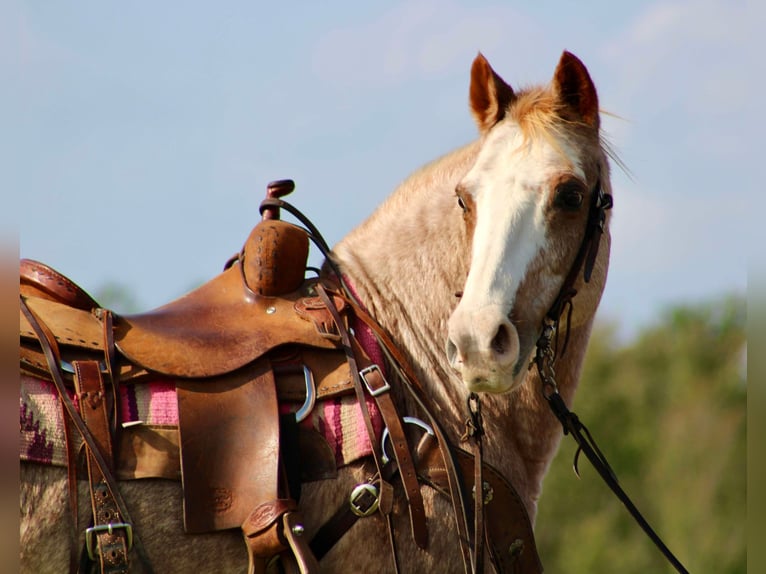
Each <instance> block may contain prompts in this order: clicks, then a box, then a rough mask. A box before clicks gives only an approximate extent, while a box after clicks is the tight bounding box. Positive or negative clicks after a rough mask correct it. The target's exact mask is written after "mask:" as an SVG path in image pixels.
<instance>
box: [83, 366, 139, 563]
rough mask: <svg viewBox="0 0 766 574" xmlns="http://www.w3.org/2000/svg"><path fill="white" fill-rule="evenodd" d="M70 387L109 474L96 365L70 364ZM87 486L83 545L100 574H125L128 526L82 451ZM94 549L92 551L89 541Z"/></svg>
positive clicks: (90, 459) (108, 438)
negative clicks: (89, 515) (88, 512)
mask: <svg viewBox="0 0 766 574" xmlns="http://www.w3.org/2000/svg"><path fill="white" fill-rule="evenodd" d="M72 367H73V369H74V385H75V391H76V393H77V398H78V400H79V403H80V414H81V415H82V418H83V421H84V422H85V425H86V426H87V427H88V430H90V432H91V435H92V436H93V439H94V442H95V444H96V447H97V448H98V449H99V451H100V452H101V455H102V456H103V458H104V460H105V461H106V463H107V465H108V470H109V471H110V472H113V470H114V469H113V460H114V459H113V458H112V438H111V433H110V430H109V417H108V416H107V395H106V392H105V387H104V380H103V378H102V377H101V369H100V367H99V364H98V361H73V362H72ZM86 461H87V466H88V482H89V484H90V499H91V508H92V510H93V526H92V527H91V528H89V529H88V530H86V535H85V536H86V544H87V546H88V554H89V555H90V556H91V558H93V557H95V555H96V554H98V564H99V567H100V571H101V572H102V573H103V574H124V573H125V574H126V573H127V572H128V570H129V561H128V553H129V551H130V544H132V538H133V533H132V528H133V527H132V525H130V524H127V523H125V522H123V518H122V516H121V515H120V511H119V509H118V508H117V504H116V502H115V500H114V496H113V495H112V493H111V491H110V490H109V487H108V485H107V483H106V480H105V478H104V475H103V473H102V472H101V470H100V468H99V466H98V464H97V463H96V461H95V459H94V458H93V455H92V453H91V449H90V448H86ZM94 539H95V543H96V546H97V548H93V541H94Z"/></svg>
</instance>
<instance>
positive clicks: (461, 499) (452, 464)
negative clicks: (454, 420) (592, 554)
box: [337, 293, 472, 574]
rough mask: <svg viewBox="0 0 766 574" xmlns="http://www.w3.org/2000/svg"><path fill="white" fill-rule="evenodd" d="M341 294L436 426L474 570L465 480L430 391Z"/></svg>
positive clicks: (466, 560)
mask: <svg viewBox="0 0 766 574" xmlns="http://www.w3.org/2000/svg"><path fill="white" fill-rule="evenodd" d="M337 295H338V296H339V297H342V298H343V299H344V300H345V301H346V303H348V304H349V305H350V307H351V308H352V310H353V312H354V314H355V315H356V317H357V318H358V319H359V320H361V321H362V322H363V323H364V324H365V325H367V326H368V327H369V328H370V330H371V331H372V332H373V334H374V335H375V336H376V337H377V338H378V341H380V344H381V348H382V349H383V352H384V353H386V355H387V356H388V358H389V364H390V365H391V366H392V367H394V368H395V369H396V370H397V372H398V375H399V379H400V380H401V381H402V382H403V383H404V386H405V388H406V389H407V390H408V391H409V392H410V395H411V396H412V397H413V398H414V399H415V401H416V402H417V404H418V406H419V407H420V409H421V410H422V412H423V413H424V414H425V416H426V417H427V418H428V422H429V424H430V425H431V427H432V428H433V431H434V435H435V436H436V439H437V445H438V448H439V450H440V452H441V454H442V457H443V460H444V465H445V469H446V472H447V476H446V477H447V482H448V485H449V492H450V500H451V502H452V510H453V513H454V516H455V525H456V528H457V531H458V532H457V534H458V544H459V545H460V551H461V554H462V556H463V566H464V569H465V572H466V574H468V573H469V572H471V571H472V564H471V548H470V539H471V536H470V534H469V528H468V517H467V515H466V510H465V509H466V501H465V490H464V488H463V481H462V478H461V473H460V471H459V469H458V465H457V460H456V459H455V455H454V453H453V452H452V447H451V443H450V441H449V439H448V438H447V435H446V433H445V432H444V430H443V429H442V426H441V423H439V421H438V419H437V418H436V417H435V416H434V413H433V412H432V411H433V405H432V403H431V402H430V401H429V399H428V396H427V394H426V393H425V391H424V389H423V387H422V386H421V385H420V382H419V381H418V379H417V377H416V376H415V374H414V370H413V368H412V367H411V366H410V364H409V361H408V360H407V358H406V357H405V356H404V354H403V353H402V352H401V350H399V348H398V347H397V345H396V344H395V343H394V341H393V340H392V339H391V337H390V336H389V335H388V333H386V331H385V330H384V329H383V328H382V327H381V326H380V325H379V324H378V322H377V321H376V320H375V319H373V318H372V317H371V316H370V315H369V314H368V313H367V312H366V311H365V310H364V309H363V308H362V307H361V306H360V305H359V303H358V302H357V301H355V300H354V299H352V298H349V297H346V296H345V295H344V294H342V293H337Z"/></svg>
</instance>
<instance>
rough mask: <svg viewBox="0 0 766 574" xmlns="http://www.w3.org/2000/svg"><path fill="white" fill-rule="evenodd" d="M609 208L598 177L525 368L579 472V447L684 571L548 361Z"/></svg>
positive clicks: (609, 201) (556, 352)
mask: <svg viewBox="0 0 766 574" xmlns="http://www.w3.org/2000/svg"><path fill="white" fill-rule="evenodd" d="M611 208H612V196H611V195H610V194H607V193H604V191H603V189H602V188H601V180H600V178H599V179H598V180H597V181H596V184H595V186H594V188H593V192H592V198H591V205H590V211H589V213H588V221H587V223H586V227H585V235H584V236H583V241H582V243H581V244H580V249H579V251H578V252H577V256H576V257H575V260H574V263H573V264H572V267H571V269H570V270H569V273H568V274H567V276H566V278H565V279H564V282H563V284H562V286H561V289H560V290H559V293H558V295H557V296H556V299H555V300H554V302H553V304H552V305H551V307H550V309H549V310H548V312H547V313H546V314H545V317H544V318H543V322H542V330H541V334H540V337H539V338H538V339H537V343H536V347H537V350H536V353H535V357H534V359H533V361H532V363H531V364H530V368H532V367H533V366H536V367H537V371H538V373H539V375H540V382H541V385H542V389H541V390H542V394H543V397H544V398H545V400H546V401H547V403H548V405H549V406H550V408H551V411H553V414H554V415H555V416H556V418H557V419H558V420H559V422H560V423H561V426H562V427H563V429H564V434H569V435H571V436H572V438H573V439H574V440H575V442H576V443H577V451H576V452H575V458H574V469H575V472H576V473H577V474H578V476H579V471H578V468H577V463H578V459H579V455H580V453H584V454H585V456H586V458H587V459H588V460H589V461H590V462H591V464H592V465H593V467H594V468H595V469H596V471H597V472H598V474H599V476H601V478H602V479H603V480H604V482H606V484H607V486H609V488H610V489H611V490H612V492H614V494H615V495H616V496H617V498H618V499H619V500H620V502H622V503H623V505H625V507H626V508H627V509H628V512H630V514H631V516H632V517H633V518H634V520H635V521H636V522H637V523H638V525H639V526H640V527H641V528H642V529H643V530H644V532H645V533H646V535H647V536H648V537H649V538H650V539H651V540H652V542H654V544H655V545H656V546H657V547H658V548H659V550H660V552H662V554H663V555H664V556H665V558H666V559H667V560H668V561H669V562H670V563H671V564H672V565H673V567H674V568H675V569H676V570H677V571H678V572H681V573H683V574H688V571H687V570H686V568H685V567H684V566H683V564H681V562H680V561H679V560H678V559H677V558H676V557H675V556H674V555H673V553H672V552H671V551H670V549H668V547H667V546H666V545H665V543H664V542H663V541H662V539H661V538H660V537H659V536H658V535H657V533H656V532H655V531H654V530H653V529H652V527H651V526H650V525H649V523H648V522H647V521H646V519H645V518H644V517H643V516H642V514H641V513H640V512H639V510H638V509H637V508H636V506H635V504H634V503H633V502H632V500H631V499H630V497H628V495H627V494H626V493H625V491H624V490H623V489H622V487H621V486H620V484H619V482H618V480H617V476H616V475H615V473H614V471H613V470H612V468H611V467H610V466H609V463H608V462H607V460H606V457H605V456H604V454H603V453H602V452H601V449H599V447H598V445H597V444H596V441H595V440H594V439H593V437H592V435H591V434H590V431H589V430H588V428H587V427H586V426H585V425H584V424H583V423H582V422H581V421H580V419H579V417H578V416H577V415H576V414H575V413H573V412H572V411H570V410H569V408H568V407H567V406H566V404H565V403H564V399H563V398H562V397H561V395H560V394H559V391H558V386H557V384H556V372H555V369H554V365H555V362H556V359H557V357H558V356H559V354H563V353H564V352H565V351H566V347H567V342H568V339H569V331H570V327H571V325H570V323H571V316H572V310H573V303H572V300H573V298H574V296H575V295H576V294H577V290H576V289H575V287H574V285H575V283H576V281H577V279H578V277H579V275H580V273H581V272H582V275H583V280H584V281H585V283H588V282H589V281H590V278H591V275H592V273H593V267H594V265H595V262H596V257H597V256H598V249H599V243H600V239H601V235H603V232H604V225H605V223H606V210H608V209H611ZM565 312H566V314H567V322H566V332H565V334H564V344H563V346H562V348H561V350H560V353H559V345H558V335H559V332H560V330H559V327H560V323H561V318H562V317H563V316H564V313H565Z"/></svg>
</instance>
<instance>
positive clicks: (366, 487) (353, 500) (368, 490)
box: [348, 482, 380, 518]
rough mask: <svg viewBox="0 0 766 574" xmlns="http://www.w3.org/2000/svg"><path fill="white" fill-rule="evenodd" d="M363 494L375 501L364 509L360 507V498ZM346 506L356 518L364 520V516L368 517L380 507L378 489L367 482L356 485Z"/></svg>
mask: <svg viewBox="0 0 766 574" xmlns="http://www.w3.org/2000/svg"><path fill="white" fill-rule="evenodd" d="M365 494H371V495H372V496H374V497H375V499H374V500H373V501H372V503H371V504H370V505H369V506H368V507H367V508H364V507H363V506H362V500H361V498H362V497H363V496H364V495H365ZM348 504H349V506H350V507H351V512H353V513H354V514H356V515H357V516H359V517H361V518H364V517H365V516H370V515H371V514H373V513H374V512H375V511H376V510H377V509H378V506H379V505H380V496H379V495H378V488H377V487H376V486H375V485H374V484H370V483H369V482H363V483H362V484H357V485H356V486H355V487H354V490H352V491H351V496H349V497H348Z"/></svg>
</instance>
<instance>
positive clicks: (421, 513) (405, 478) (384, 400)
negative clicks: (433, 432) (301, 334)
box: [362, 365, 428, 548]
mask: <svg viewBox="0 0 766 574" xmlns="http://www.w3.org/2000/svg"><path fill="white" fill-rule="evenodd" d="M362 378H363V380H364V382H365V384H366V385H367V388H368V390H369V391H370V392H371V394H372V395H373V398H374V399H375V402H376V403H377V405H378V408H379V409H380V414H381V416H382V417H383V423H384V424H385V425H386V427H387V428H388V432H389V436H390V437H391V444H392V446H393V449H394V457H395V458H396V464H397V466H398V467H399V476H400V477H401V479H402V484H403V485H404V493H405V496H406V498H407V503H408V506H409V511H410V525H411V526H412V536H413V538H414V540H415V543H416V544H417V545H418V547H420V548H426V547H427V546H428V527H427V526H426V511H425V508H424V506H423V496H422V495H421V493H420V484H419V483H418V476H417V473H416V472H415V464H414V461H413V460H412V455H411V454H410V447H409V444H408V443H407V436H406V435H405V433H404V427H403V425H402V421H401V418H400V417H399V413H398V412H397V410H396V405H395V404H394V401H393V399H392V398H391V394H390V389H387V388H388V382H387V381H386V379H385V378H383V374H382V372H381V371H380V368H379V367H378V366H377V365H373V366H372V367H371V368H368V369H365V370H363V375H362Z"/></svg>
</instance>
